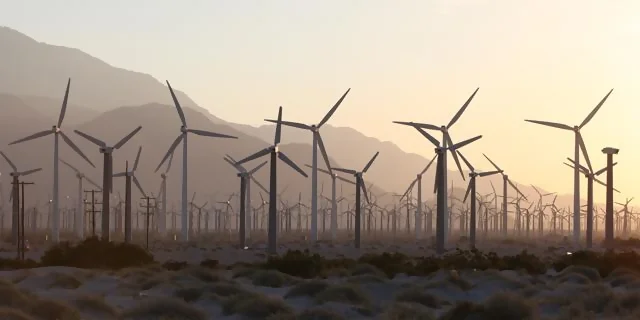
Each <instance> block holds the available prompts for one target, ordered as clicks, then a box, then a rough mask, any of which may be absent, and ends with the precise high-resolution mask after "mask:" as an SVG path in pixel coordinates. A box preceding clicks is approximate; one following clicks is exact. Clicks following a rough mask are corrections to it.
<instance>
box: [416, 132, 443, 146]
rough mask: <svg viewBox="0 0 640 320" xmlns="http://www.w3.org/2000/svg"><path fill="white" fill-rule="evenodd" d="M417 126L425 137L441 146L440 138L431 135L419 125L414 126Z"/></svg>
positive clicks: (435, 144)
mask: <svg viewBox="0 0 640 320" xmlns="http://www.w3.org/2000/svg"><path fill="white" fill-rule="evenodd" d="M414 128H416V130H418V132H420V134H421V135H422V136H424V137H425V138H427V139H428V140H429V141H431V143H432V144H433V145H434V146H436V148H437V147H440V141H438V139H436V138H434V137H433V136H432V135H430V134H429V133H428V132H426V131H424V130H422V129H421V128H418V127H414Z"/></svg>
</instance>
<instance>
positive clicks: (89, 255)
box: [40, 237, 154, 269]
mask: <svg viewBox="0 0 640 320" xmlns="http://www.w3.org/2000/svg"><path fill="white" fill-rule="evenodd" d="M153 262H154V260H153V255H151V253H149V252H147V251H146V250H145V249H143V248H142V247H140V246H137V245H134V244H127V243H116V242H110V241H103V240H100V239H98V238H96V237H91V238H87V239H85V240H84V241H82V242H80V243H78V244H71V243H69V242H62V243H59V244H57V245H54V246H52V247H51V248H49V249H48V250H47V251H45V253H44V255H43V256H42V258H41V260H40V265H41V266H65V267H76V268H83V269H122V268H127V267H139V266H144V265H149V264H151V263H153Z"/></svg>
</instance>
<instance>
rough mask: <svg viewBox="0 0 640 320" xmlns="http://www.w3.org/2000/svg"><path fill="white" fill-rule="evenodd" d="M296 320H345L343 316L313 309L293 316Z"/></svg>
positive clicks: (330, 311)
mask: <svg viewBox="0 0 640 320" xmlns="http://www.w3.org/2000/svg"><path fill="white" fill-rule="evenodd" d="M295 319H296V320H347V318H346V317H344V316H343V315H341V314H339V313H337V312H334V311H332V310H329V309H325V308H318V307H313V308H309V309H306V310H304V311H302V312H300V313H299V314H297V315H296V316H295Z"/></svg>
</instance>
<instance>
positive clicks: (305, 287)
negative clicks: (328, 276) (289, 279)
mask: <svg viewBox="0 0 640 320" xmlns="http://www.w3.org/2000/svg"><path fill="white" fill-rule="evenodd" d="M328 287H329V284H328V283H327V282H326V281H323V280H309V281H304V282H300V283H298V284H297V285H295V286H294V287H293V288H291V289H289V291H288V292H287V293H286V294H285V295H284V297H285V299H286V298H294V297H302V296H307V297H312V298H314V297H315V296H316V295H317V294H318V293H320V292H322V291H324V290H326V289H327V288H328Z"/></svg>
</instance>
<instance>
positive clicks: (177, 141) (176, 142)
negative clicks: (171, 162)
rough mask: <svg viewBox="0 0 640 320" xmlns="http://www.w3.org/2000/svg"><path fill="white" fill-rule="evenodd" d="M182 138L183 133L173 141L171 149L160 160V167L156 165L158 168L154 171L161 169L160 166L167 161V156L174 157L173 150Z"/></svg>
mask: <svg viewBox="0 0 640 320" xmlns="http://www.w3.org/2000/svg"><path fill="white" fill-rule="evenodd" d="M182 138H184V135H183V134H180V135H179V136H178V137H177V138H176V140H174V141H173V143H172V144H171V146H170V147H169V150H167V153H166V154H165V155H164V157H163V158H162V161H160V164H158V167H156V170H155V171H154V172H158V169H160V167H161V166H162V164H163V163H164V162H165V161H167V158H169V156H171V157H172V158H173V151H174V150H175V149H176V148H177V147H178V144H180V141H182Z"/></svg>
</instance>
